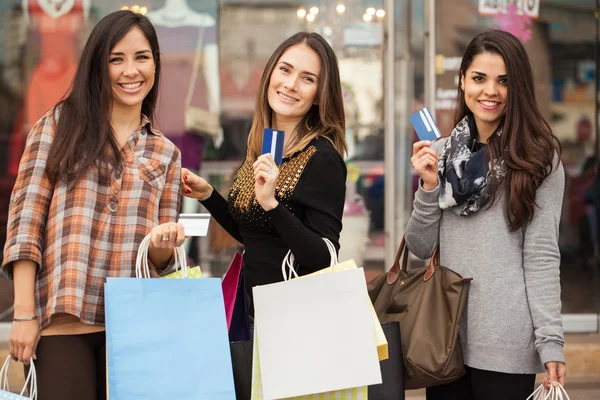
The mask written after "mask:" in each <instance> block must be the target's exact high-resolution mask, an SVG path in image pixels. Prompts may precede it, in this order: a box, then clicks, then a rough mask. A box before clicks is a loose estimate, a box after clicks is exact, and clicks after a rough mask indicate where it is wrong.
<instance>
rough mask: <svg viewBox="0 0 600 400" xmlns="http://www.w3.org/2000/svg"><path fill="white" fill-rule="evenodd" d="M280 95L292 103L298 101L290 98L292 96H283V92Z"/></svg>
mask: <svg viewBox="0 0 600 400" xmlns="http://www.w3.org/2000/svg"><path fill="white" fill-rule="evenodd" d="M279 94H280V95H281V97H283V98H284V99H286V100H290V101H296V99H295V98H293V97H290V96H287V95H285V94H283V93H281V92H279Z"/></svg>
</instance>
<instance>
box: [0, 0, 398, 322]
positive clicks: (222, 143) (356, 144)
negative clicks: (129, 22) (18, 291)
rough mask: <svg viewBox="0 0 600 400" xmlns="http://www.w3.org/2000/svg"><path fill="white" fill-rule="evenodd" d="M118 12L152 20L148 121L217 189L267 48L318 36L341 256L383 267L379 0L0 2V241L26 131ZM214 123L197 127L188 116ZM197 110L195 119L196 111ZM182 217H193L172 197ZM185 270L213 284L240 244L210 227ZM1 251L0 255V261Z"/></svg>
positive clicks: (238, 152)
mask: <svg viewBox="0 0 600 400" xmlns="http://www.w3.org/2000/svg"><path fill="white" fill-rule="evenodd" d="M119 9H130V10H132V11H134V12H139V13H142V14H145V15H146V16H148V17H149V18H150V19H151V20H152V21H153V23H154V25H155V28H156V31H157V33H158V37H159V43H160V48H161V62H162V76H161V91H160V98H159V102H158V110H157V116H156V120H155V121H154V122H155V123H156V125H157V126H158V127H159V128H160V129H161V131H162V132H163V133H164V134H165V135H166V136H167V137H168V138H169V139H170V140H172V141H173V142H174V143H175V144H176V145H177V146H178V147H179V148H180V149H181V150H182V163H183V166H184V167H187V168H190V169H193V170H196V171H199V173H200V174H201V175H202V176H204V177H206V178H207V179H208V180H209V181H210V182H211V183H212V184H213V185H214V186H215V187H216V188H218V190H220V191H222V192H223V193H227V192H228V189H229V184H230V182H231V178H232V174H233V173H234V172H235V171H236V170H237V167H238V166H239V165H240V163H241V161H242V160H243V158H244V156H245V152H246V139H247V133H248V131H249V128H250V124H251V119H252V113H253V111H254V102H255V97H256V92H257V89H258V84H259V81H260V77H261V75H262V71H263V68H264V65H265V64H266V62H267V59H268V57H269V56H270V55H271V54H272V52H273V50H274V49H275V48H276V47H277V46H278V45H279V44H280V43H281V42H282V41H283V40H285V39H286V38H287V37H289V36H291V35H292V34H294V33H296V32H298V31H302V30H309V31H316V32H318V33H320V34H321V35H323V36H324V37H325V38H326V39H327V40H328V41H329V43H330V44H331V46H332V47H333V49H334V50H335V52H336V54H337V56H338V60H339V65H340V71H341V79H342V86H343V94H344V101H345V108H346V118H347V120H346V121H347V131H346V138H347V141H348V144H349V154H348V156H347V164H348V171H349V173H348V196H347V203H346V211H345V215H344V225H345V229H344V232H343V233H342V239H341V240H342V242H343V244H342V246H343V248H344V249H346V251H347V253H345V254H343V255H342V257H344V258H355V259H356V260H357V261H358V262H359V263H360V264H362V262H363V261H364V263H367V264H369V263H370V264H371V265H375V266H377V268H379V269H383V244H384V234H383V229H384V221H385V216H384V213H383V196H384V190H383V189H384V177H385V174H384V168H383V158H384V122H383V120H384V115H383V109H384V106H383V99H384V90H386V89H385V87H384V74H383V71H384V70H383V57H384V21H385V20H386V18H387V16H386V15H385V11H384V1H383V0H347V1H338V2H332V1H326V0H314V1H310V0H306V1H304V0H302V1H291V0H287V1H286V0H277V1H264V0H248V1H229V0H223V1H217V0H102V1H99V0H98V1H96V0H70V1H62V2H59V1H53V0H5V1H2V2H0V20H1V21H2V30H1V31H0V105H1V107H0V245H1V246H3V245H4V241H5V237H6V223H7V212H8V203H9V198H10V192H11V190H12V186H13V184H14V180H15V177H16V174H17V169H18V163H19V160H20V156H21V154H22V151H23V148H24V145H25V140H26V137H27V133H28V132H29V130H30V128H31V126H32V125H33V124H34V123H35V122H36V121H37V119H38V118H39V117H40V116H42V115H43V114H44V113H45V112H46V111H47V110H48V109H50V108H51V107H52V106H53V105H54V104H56V102H58V101H59V100H60V99H61V98H62V97H63V96H64V95H65V93H67V91H68V90H69V85H70V82H71V80H72V78H73V76H74V73H75V70H76V67H77V61H78V59H79V56H80V53H81V50H82V48H83V45H84V43H85V41H86V40H87V37H88V36H89V34H90V32H91V30H92V28H93V27H94V25H95V24H96V23H97V22H98V21H99V20H100V19H101V18H102V17H104V16H105V15H107V14H109V13H111V12H113V11H116V10H119ZM195 110H196V111H197V110H199V111H198V112H202V113H208V114H210V115H215V114H216V115H217V118H218V120H219V121H220V126H221V128H222V129H221V130H218V132H216V133H215V132H207V131H202V129H203V128H202V127H199V126H197V125H195V124H194V123H193V122H190V121H189V120H190V119H189V118H188V117H189V116H190V115H192V114H193V113H194V112H196V111H195ZM208 114H204V115H208ZM182 211H184V212H198V211H202V207H201V206H199V205H198V203H197V202H195V201H189V200H184V202H183V205H182ZM187 246H188V247H187V250H188V256H189V258H190V262H191V263H195V264H199V265H200V266H201V267H202V268H203V270H204V271H205V273H206V275H210V274H212V275H215V276H220V275H221V274H222V273H223V272H224V270H225V268H226V267H227V265H228V263H229V261H230V260H231V255H232V253H233V252H234V251H236V250H239V249H240V244H239V243H237V242H236V241H235V240H233V239H232V238H230V237H229V236H228V235H227V234H226V233H225V232H224V231H223V230H222V229H220V228H219V227H218V225H217V224H216V223H213V224H211V229H210V232H209V236H208V237H206V238H200V239H196V240H190V241H189V244H187ZM0 254H1V253H0ZM11 304H12V283H11V282H9V281H8V280H7V279H6V278H4V277H2V278H0V321H10V318H11V317H12V315H11V313H10V306H11Z"/></svg>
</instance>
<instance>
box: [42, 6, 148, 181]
mask: <svg viewBox="0 0 600 400" xmlns="http://www.w3.org/2000/svg"><path fill="white" fill-rule="evenodd" d="M135 27H137V28H139V29H140V30H141V31H142V33H143V34H144V36H145V37H146V39H147V40H148V42H149V43H150V48H151V50H152V56H153V58H154V63H155V66H156V69H155V78H154V86H153V87H152V89H151V90H150V92H149V93H148V94H147V95H146V97H145V98H144V101H143V103H142V113H143V114H144V115H146V116H148V117H149V118H153V116H154V108H155V105H156V100H157V98H158V87H159V83H160V51H159V47H158V38H157V36H156V31H155V30H154V27H153V26H152V23H151V22H150V20H149V19H148V18H146V17H144V16H143V15H141V14H137V13H133V12H131V11H116V12H114V13H111V14H109V15H107V16H106V17H104V18H102V20H100V22H98V24H97V25H96V26H95V27H94V29H93V31H92V33H91V34H90V37H89V38H88V40H87V42H86V44H85V47H84V49H83V52H82V54H81V58H80V60H79V64H78V66H77V72H76V73H75V77H74V79H73V84H72V85H71V90H70V92H69V94H68V95H67V96H66V98H65V99H64V100H62V101H61V102H60V103H58V105H57V106H56V107H55V113H54V120H55V123H56V131H55V136H54V140H53V142H52V145H51V147H50V151H49V156H48V161H47V164H46V174H47V176H48V179H49V180H50V182H51V183H52V184H56V183H57V182H58V181H60V180H61V179H63V178H67V179H68V180H69V181H71V179H74V180H75V181H77V180H78V179H80V178H81V176H82V175H83V173H84V172H85V171H86V170H87V169H88V168H89V167H90V166H92V165H94V164H96V165H97V166H98V167H100V165H101V164H104V162H108V164H109V165H111V167H112V168H114V169H116V170H119V169H121V164H122V160H121V156H120V149H119V147H118V145H117V142H116V140H115V138H114V135H113V129H112V127H111V124H110V112H111V109H112V96H113V94H112V85H111V80H110V77H109V71H108V66H109V56H110V51H111V49H112V48H113V47H114V46H115V45H116V44H117V43H118V42H119V41H120V40H121V39H122V38H123V37H124V36H125V35H126V34H127V33H128V32H129V31H130V30H131V29H133V28H135ZM58 110H60V116H57V112H56V111H58ZM107 146H109V147H108V148H107ZM107 150H108V151H107Z"/></svg>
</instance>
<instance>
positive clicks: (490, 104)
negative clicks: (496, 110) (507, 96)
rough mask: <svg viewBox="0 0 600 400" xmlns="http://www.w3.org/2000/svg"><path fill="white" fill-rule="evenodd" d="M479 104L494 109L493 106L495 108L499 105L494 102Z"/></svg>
mask: <svg viewBox="0 0 600 400" xmlns="http://www.w3.org/2000/svg"><path fill="white" fill-rule="evenodd" d="M481 104H483V105H484V106H488V107H494V106H497V105H498V104H499V103H497V102H495V101H482V102H481Z"/></svg>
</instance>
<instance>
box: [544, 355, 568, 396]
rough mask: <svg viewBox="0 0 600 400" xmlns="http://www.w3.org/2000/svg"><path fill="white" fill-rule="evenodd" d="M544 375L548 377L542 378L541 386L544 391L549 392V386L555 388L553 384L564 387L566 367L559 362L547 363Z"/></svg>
mask: <svg viewBox="0 0 600 400" xmlns="http://www.w3.org/2000/svg"><path fill="white" fill-rule="evenodd" d="M546 373H547V374H548V377H546V378H544V380H543V384H544V387H545V388H546V391H548V390H550V385H553V386H556V384H555V382H558V383H560V384H561V386H565V378H566V376H567V366H566V365H565V364H563V363H561V362H547V363H546Z"/></svg>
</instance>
